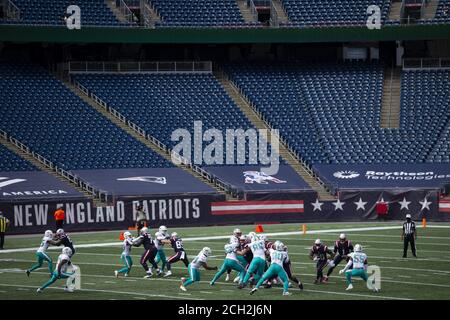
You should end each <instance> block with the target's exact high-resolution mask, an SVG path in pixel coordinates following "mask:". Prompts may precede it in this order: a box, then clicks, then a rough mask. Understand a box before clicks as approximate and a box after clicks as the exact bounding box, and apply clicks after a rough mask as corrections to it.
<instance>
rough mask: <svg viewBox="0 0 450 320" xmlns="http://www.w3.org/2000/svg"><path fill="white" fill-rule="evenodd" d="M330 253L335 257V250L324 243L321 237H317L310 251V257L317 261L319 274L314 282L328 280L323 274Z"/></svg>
mask: <svg viewBox="0 0 450 320" xmlns="http://www.w3.org/2000/svg"><path fill="white" fill-rule="evenodd" d="M328 255H330V256H331V257H333V252H332V251H331V250H330V249H328V247H327V246H326V245H324V244H322V241H321V240H320V239H317V240H316V241H315V242H314V245H313V246H312V248H311V250H310V252H309V257H310V259H311V260H314V261H316V262H317V264H316V269H317V276H316V280H315V281H314V284H318V283H321V282H326V280H325V279H324V276H323V269H325V267H326V266H327V264H328ZM325 277H326V276H325Z"/></svg>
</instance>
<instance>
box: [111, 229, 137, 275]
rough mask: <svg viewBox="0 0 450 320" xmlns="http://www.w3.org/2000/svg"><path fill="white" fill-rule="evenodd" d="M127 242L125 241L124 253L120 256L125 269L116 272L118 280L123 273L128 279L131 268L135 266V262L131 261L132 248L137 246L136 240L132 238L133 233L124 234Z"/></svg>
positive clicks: (126, 232)
mask: <svg viewBox="0 0 450 320" xmlns="http://www.w3.org/2000/svg"><path fill="white" fill-rule="evenodd" d="M123 236H124V237H125V240H123V251H122V254H121V255H120V259H121V260H122V261H123V263H124V267H123V268H122V269H120V270H115V271H114V275H115V276H116V278H118V277H119V274H121V273H123V274H124V276H125V277H128V274H129V273H130V271H131V267H132V266H133V260H132V259H131V255H130V252H131V247H132V246H134V245H135V241H134V238H133V237H132V236H131V232H129V231H125V232H124V233H123Z"/></svg>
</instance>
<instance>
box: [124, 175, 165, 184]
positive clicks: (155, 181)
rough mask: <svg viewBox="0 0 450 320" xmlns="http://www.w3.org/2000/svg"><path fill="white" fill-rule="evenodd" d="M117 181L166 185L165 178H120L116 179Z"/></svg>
mask: <svg viewBox="0 0 450 320" xmlns="http://www.w3.org/2000/svg"><path fill="white" fill-rule="evenodd" d="M117 181H140V182H149V183H159V184H167V180H166V177H150V176H143V177H129V178H120V179H117Z"/></svg>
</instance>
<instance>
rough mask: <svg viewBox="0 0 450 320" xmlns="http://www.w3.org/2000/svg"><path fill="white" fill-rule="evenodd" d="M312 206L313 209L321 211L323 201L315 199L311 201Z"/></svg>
mask: <svg viewBox="0 0 450 320" xmlns="http://www.w3.org/2000/svg"><path fill="white" fill-rule="evenodd" d="M311 204H312V205H313V207H314V210H313V211H316V210H319V211H322V206H323V202H319V199H316V202H313V203H311Z"/></svg>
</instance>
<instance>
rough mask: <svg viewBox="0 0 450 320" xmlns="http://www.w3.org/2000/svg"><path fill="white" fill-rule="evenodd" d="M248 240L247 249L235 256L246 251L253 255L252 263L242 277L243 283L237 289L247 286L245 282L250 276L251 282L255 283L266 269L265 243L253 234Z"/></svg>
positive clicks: (251, 233)
mask: <svg viewBox="0 0 450 320" xmlns="http://www.w3.org/2000/svg"><path fill="white" fill-rule="evenodd" d="M249 238H250V241H251V242H250V243H249V244H248V245H247V247H246V248H245V249H244V250H242V251H238V252H237V254H239V255H242V256H243V255H245V254H246V253H247V252H248V251H251V252H252V253H253V259H252V262H251V263H250V266H249V267H248V270H247V274H246V275H245V277H244V281H242V282H241V283H240V284H239V286H238V288H239V289H242V288H243V287H245V286H246V285H247V282H248V280H249V279H250V277H251V276H252V275H253V277H254V279H253V280H254V281H256V282H257V281H258V280H259V278H261V276H262V275H263V273H264V269H265V267H266V247H265V241H264V240H262V239H260V238H259V237H258V235H257V234H256V233H254V232H250V233H249Z"/></svg>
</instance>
